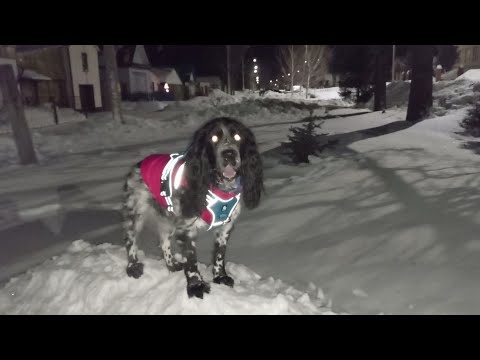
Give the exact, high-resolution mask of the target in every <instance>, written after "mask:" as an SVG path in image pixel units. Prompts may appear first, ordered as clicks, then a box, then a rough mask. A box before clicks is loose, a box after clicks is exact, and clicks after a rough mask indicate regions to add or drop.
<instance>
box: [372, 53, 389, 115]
mask: <svg viewBox="0 0 480 360" xmlns="http://www.w3.org/2000/svg"><path fill="white" fill-rule="evenodd" d="M383 50H384V49H378V50H377V51H376V53H375V94H374V98H375V102H374V107H373V111H379V110H385V108H386V98H387V84H386V79H385V53H384V51H383Z"/></svg>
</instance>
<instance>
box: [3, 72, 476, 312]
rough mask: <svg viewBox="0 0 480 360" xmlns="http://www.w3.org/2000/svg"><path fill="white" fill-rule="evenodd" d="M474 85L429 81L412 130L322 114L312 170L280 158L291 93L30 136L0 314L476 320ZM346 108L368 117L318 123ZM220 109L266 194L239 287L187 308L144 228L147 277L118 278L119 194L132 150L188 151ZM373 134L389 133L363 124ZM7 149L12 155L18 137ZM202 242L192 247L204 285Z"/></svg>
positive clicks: (390, 118) (252, 216) (6, 181)
mask: <svg viewBox="0 0 480 360" xmlns="http://www.w3.org/2000/svg"><path fill="white" fill-rule="evenodd" d="M469 76H470V75H469ZM473 85H474V82H472V80H470V79H460V80H455V81H450V82H448V81H442V82H439V83H435V84H434V91H435V92H434V107H435V109H434V114H433V115H432V116H431V117H430V118H428V119H426V120H424V121H422V122H420V123H417V124H415V125H413V126H410V127H407V126H405V123H404V122H403V119H405V112H406V109H405V107H399V108H392V109H389V110H387V111H386V112H385V113H382V112H374V113H366V114H361V115H352V116H348V117H343V118H340V117H338V118H328V119H324V123H323V125H322V129H321V132H327V133H329V135H330V136H332V137H336V138H338V139H341V140H342V141H341V146H338V147H337V148H335V149H333V150H329V151H326V152H324V153H323V154H322V155H321V156H320V157H311V164H308V165H306V164H304V165H298V166H294V165H291V164H287V163H285V162H284V161H283V158H282V156H281V155H280V154H279V149H278V146H279V143H280V142H281V141H285V140H286V136H287V134H288V129H289V127H290V126H292V125H300V124H299V123H298V121H301V120H305V119H308V118H309V116H311V113H310V111H309V110H307V109H305V108H302V107H299V108H296V107H295V106H293V105H292V102H291V100H290V99H291V98H290V95H289V94H285V95H282V96H284V98H279V99H271V98H270V99H262V98H261V97H259V96H258V94H253V95H249V94H239V95H235V96H229V95H226V94H224V93H223V94H222V93H221V92H218V93H216V94H214V95H213V96H212V97H203V98H196V99H194V100H192V101H191V102H179V103H171V104H168V106H167V107H165V108H164V109H163V110H162V111H155V112H149V111H146V110H141V109H134V110H126V111H125V114H126V118H127V125H124V126H117V125H116V124H114V123H112V122H111V120H109V119H108V116H107V114H97V115H95V116H92V117H89V118H88V119H87V121H82V122H79V123H76V124H74V123H68V124H63V125H62V126H58V127H57V126H54V127H48V128H43V129H37V130H34V131H33V133H34V141H35V143H36V144H35V145H36V147H37V149H39V150H40V151H41V153H42V156H43V157H42V162H41V164H40V165H33V166H27V167H20V166H5V167H3V168H0V239H1V240H0V281H1V280H4V281H7V280H8V279H10V278H11V277H12V276H16V278H15V279H12V280H10V281H9V282H8V283H7V284H6V285H4V286H3V287H2V288H1V289H0V313H9V314H10V313H55V314H58V313H95V314H101V313H112V314H113V313H142V314H143V313H169V314H187V313H188V314H193V313H195V314H211V313H216V314H220V313H221V314H227V313H228V314H231V313H242V314H251V313H257V314H266V313H282V314H284V313H285V314H287V313H288V314H330V313H351V314H384V313H388V314H478V313H480V305H479V301H478V300H479V299H480V289H479V288H478V286H477V283H478V278H479V276H480V268H479V267H478V264H479V260H480V259H479V257H480V252H479V249H480V239H479V237H478V226H479V224H480V211H479V210H478V199H480V190H479V189H480V186H479V185H480V180H479V177H478V159H479V158H478V155H477V154H475V153H473V152H471V151H470V150H467V149H465V148H463V144H464V142H466V141H478V139H472V138H469V137H467V136H463V135H460V134H458V132H459V131H460V130H461V128H460V126H459V122H460V121H461V119H462V118H463V117H464V116H465V113H466V111H467V109H468V107H469V106H470V104H471V103H470V101H471V99H475V96H477V95H478V91H477V92H475V90H474V88H473ZM441 98H445V99H446V101H447V103H449V104H451V106H450V107H448V108H447V107H442V105H441V104H440V101H439V99H441ZM212 99H213V100H214V102H212ZM282 99H283V100H282ZM277 100H278V101H277ZM215 101H216V102H217V103H215ZM322 101H323V100H322ZM282 102H283V103H284V104H288V107H282V106H281V105H279V104H281V103H282ZM293 103H294V104H301V103H303V101H301V100H298V101H297V100H296V101H295V102H293ZM314 103H315V102H314ZM317 104H322V102H321V101H318V102H317ZM354 110H355V111H362V110H361V109H352V108H351V107H349V108H348V109H335V110H328V111H326V110H325V109H323V108H318V109H315V110H314V111H313V116H317V117H318V121H322V118H324V117H326V115H331V114H334V115H335V116H337V115H339V114H347V113H349V112H350V114H352V111H354ZM218 114H227V115H235V116H238V117H240V118H241V119H242V120H243V121H245V122H246V123H247V124H249V125H250V126H251V127H252V130H253V131H254V133H255V135H256V137H257V141H258V143H259V146H260V150H261V152H262V153H263V155H264V165H265V177H266V181H265V185H266V195H265V198H264V200H263V201H262V203H261V204H260V206H259V208H257V209H255V210H251V211H247V210H246V211H244V212H243V213H242V215H241V216H240V219H239V222H238V224H236V225H237V226H236V230H235V231H234V232H233V233H232V238H231V240H230V242H229V246H228V252H227V271H229V272H230V273H231V275H232V276H233V277H234V278H235V280H236V286H235V287H234V288H233V289H230V288H227V287H224V286H217V285H215V284H212V292H211V294H210V295H209V296H206V297H205V298H204V299H203V301H201V300H197V299H187V297H186V291H185V280H184V276H183V274H182V273H176V274H169V273H168V272H167V270H166V268H165V265H164V262H163V260H162V259H161V251H160V250H159V249H158V245H157V241H156V235H155V232H154V226H153V225H152V224H150V226H147V229H146V230H145V233H144V234H142V236H141V249H142V251H143V253H141V256H142V258H143V261H145V264H146V269H148V270H149V271H148V272H147V271H146V273H145V276H144V277H142V278H141V279H140V280H138V281H136V280H133V279H130V278H128V277H126V276H125V273H124V271H125V266H126V259H125V253H124V250H123V247H122V230H121V226H120V222H121V213H120V209H121V186H122V182H123V178H124V176H125V174H126V172H127V170H128V168H129V167H130V166H131V165H132V164H133V163H135V162H136V161H138V160H140V159H141V157H142V156H145V155H148V154H150V153H151V152H153V151H165V152H173V151H180V150H182V149H184V148H185V146H186V144H187V143H188V140H189V137H190V136H191V133H192V131H193V130H194V129H196V127H197V126H198V125H199V124H200V123H201V122H203V121H204V120H207V119H208V118H210V117H212V116H214V115H215V116H216V115H218ZM397 125H401V126H400V127H398V128H396V127H395V126H397ZM379 126H385V127H386V129H387V130H390V131H392V132H391V133H388V134H385V135H381V134H378V133H375V132H374V131H370V130H369V129H372V128H377V127H379ZM393 130H397V131H393ZM6 139H9V137H7V136H6V135H5V136H0V144H4V143H6ZM2 150H3V151H5V152H7V153H9V152H10V153H12V155H11V156H12V157H11V159H14V156H15V149H14V148H13V147H12V144H9V145H8V144H7V145H5V147H4V148H2ZM5 152H2V153H1V154H2V155H1V156H2V161H3V160H5V159H6V157H5ZM210 236H211V234H206V235H202V236H201V237H200V239H199V241H198V243H197V245H198V248H197V249H198V255H199V260H200V262H201V263H202V265H201V272H202V274H204V276H205V277H206V278H207V277H208V276H209V274H210V271H209V269H208V266H209V264H210V258H211V251H212V241H211V238H210ZM78 239H83V240H82V241H77V240H78ZM52 256H56V257H55V258H52ZM26 270H28V272H27V273H25V271H26ZM274 279H281V280H274ZM12 293H13V294H15V295H12Z"/></svg>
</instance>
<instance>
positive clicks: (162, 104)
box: [122, 100, 172, 112]
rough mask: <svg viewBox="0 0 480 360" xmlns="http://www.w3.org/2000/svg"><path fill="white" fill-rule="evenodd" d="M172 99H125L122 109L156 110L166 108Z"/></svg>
mask: <svg viewBox="0 0 480 360" xmlns="http://www.w3.org/2000/svg"><path fill="white" fill-rule="evenodd" d="M169 103H172V101H156V100H155V101H136V102H135V101H123V102H122V109H123V110H127V111H143V112H155V111H161V110H163V109H165V108H166V107H167V106H168V105H169Z"/></svg>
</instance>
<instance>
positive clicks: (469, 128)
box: [460, 103, 480, 137]
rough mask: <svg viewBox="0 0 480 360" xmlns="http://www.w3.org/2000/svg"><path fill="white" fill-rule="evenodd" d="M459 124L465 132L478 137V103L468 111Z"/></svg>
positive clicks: (479, 128)
mask: <svg viewBox="0 0 480 360" xmlns="http://www.w3.org/2000/svg"><path fill="white" fill-rule="evenodd" d="M460 126H462V127H463V128H464V129H465V132H466V133H467V134H469V135H472V136H474V137H480V103H477V104H476V105H475V106H474V107H473V108H472V109H470V110H469V111H468V113H467V116H466V117H465V119H463V121H462V123H461V124H460Z"/></svg>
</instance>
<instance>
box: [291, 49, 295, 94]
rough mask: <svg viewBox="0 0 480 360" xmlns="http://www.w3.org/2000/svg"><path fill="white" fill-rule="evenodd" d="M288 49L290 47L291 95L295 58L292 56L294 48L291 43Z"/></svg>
mask: <svg viewBox="0 0 480 360" xmlns="http://www.w3.org/2000/svg"><path fill="white" fill-rule="evenodd" d="M290 49H291V54H290V56H291V61H292V66H291V68H290V71H291V72H290V75H292V76H290V82H291V85H290V91H291V92H292V93H291V96H293V76H294V75H295V60H294V57H295V54H294V50H295V49H294V48H293V45H291V48H290Z"/></svg>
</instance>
